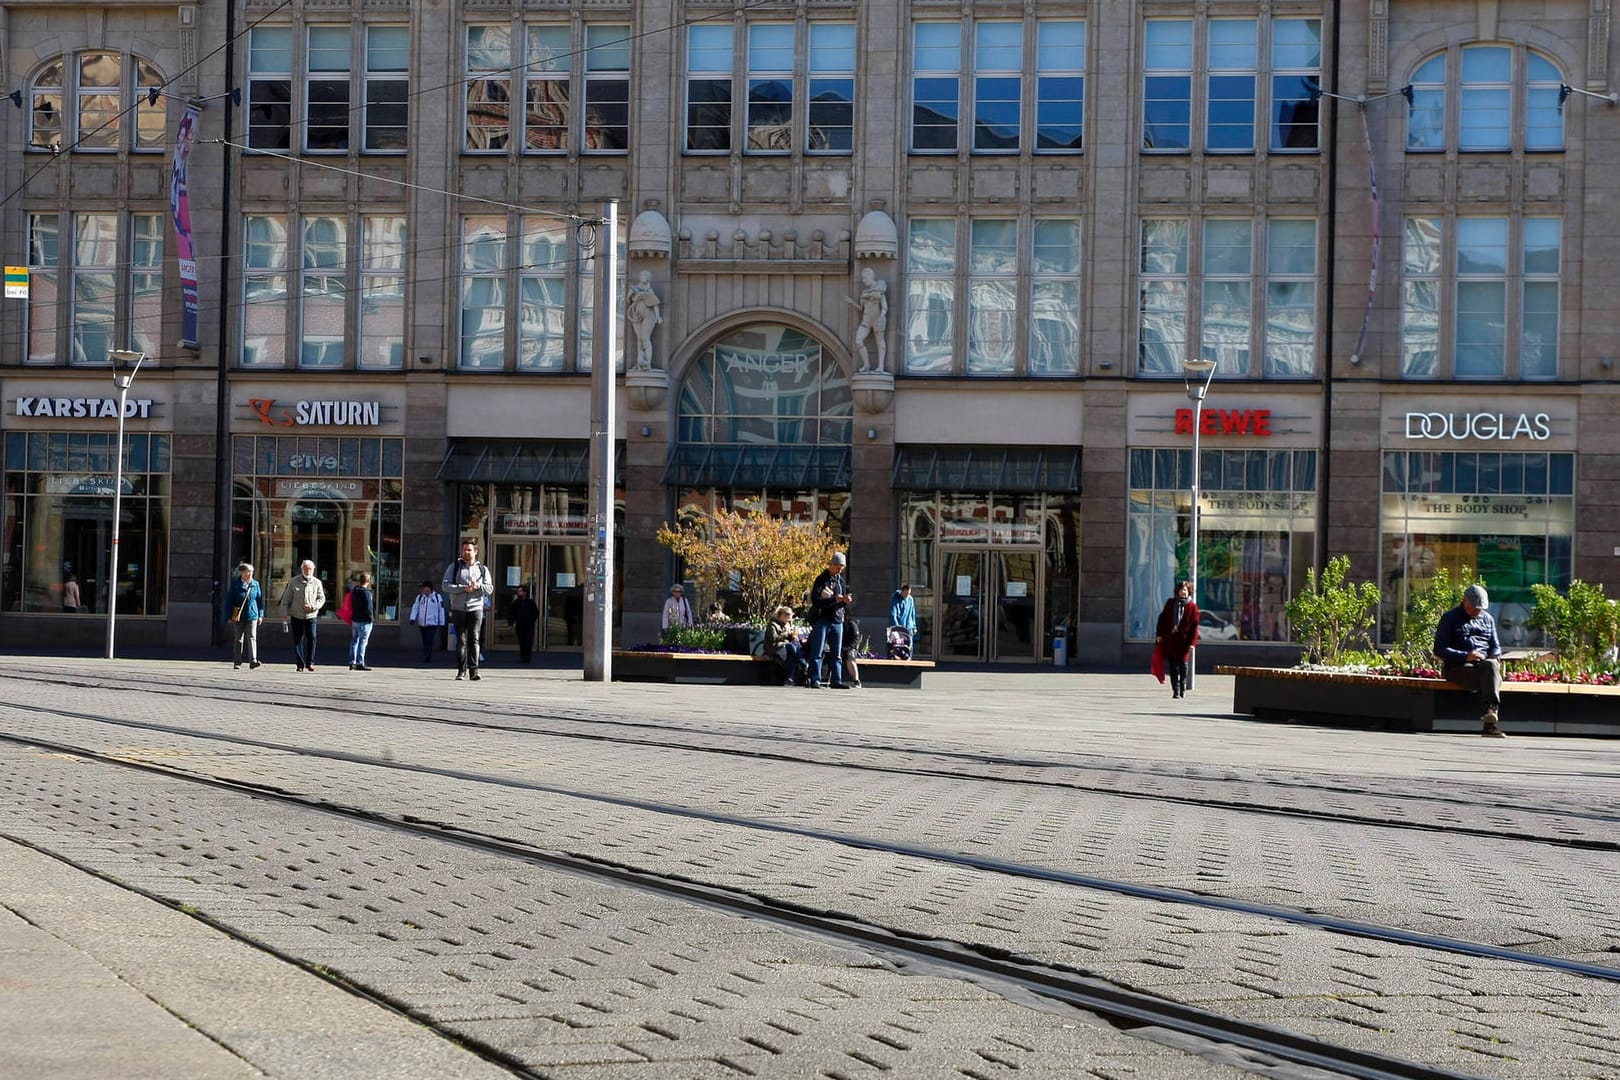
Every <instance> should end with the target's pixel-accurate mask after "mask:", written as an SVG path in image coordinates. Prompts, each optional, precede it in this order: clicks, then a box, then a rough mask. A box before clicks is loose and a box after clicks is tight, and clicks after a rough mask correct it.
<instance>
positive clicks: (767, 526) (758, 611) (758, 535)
mask: <svg viewBox="0 0 1620 1080" xmlns="http://www.w3.org/2000/svg"><path fill="white" fill-rule="evenodd" d="M657 540H658V542H659V543H660V544H663V545H664V546H665V547H667V548H669V549H670V550H671V551H673V552H674V553H675V554H676V555H678V556H679V557H680V558H681V560H682V561H684V562H685V564H686V572H687V573H688V574H690V575H691V576H692V580H694V581H696V582H697V583H698V584H699V585H701V586H703V587H704V588H705V589H706V590H708V591H709V592H711V593H714V592H718V591H719V590H720V589H722V588H734V589H735V590H736V592H737V595H738V597H739V598H740V599H741V600H742V605H743V610H742V618H743V621H745V622H752V623H763V622H765V621H766V620H767V619H769V618H770V617H771V613H772V612H774V611H775V610H776V609H777V608H778V607H780V606H781V605H783V604H786V605H787V606H789V607H795V606H798V605H802V604H803V603H804V597H805V594H806V593H808V592H809V591H810V585H811V583H813V582H814V581H815V579H816V575H817V574H819V573H820V572H821V570H822V568H823V567H825V566H826V565H827V563H828V561H829V560H830V559H831V558H832V555H833V552H834V551H836V550H838V548H837V545H836V544H834V543H833V539H832V537H831V536H829V535H828V534H827V526H826V525H824V524H822V523H821V522H816V523H814V524H805V523H801V522H795V521H787V520H784V519H782V518H774V517H771V516H770V515H769V514H761V513H759V512H758V511H756V510H749V511H745V512H744V513H740V514H739V513H737V512H736V511H734V510H719V511H715V512H713V513H711V512H709V511H707V510H698V509H693V510H689V511H686V512H683V513H682V515H681V520H680V521H679V523H678V524H676V525H675V526H674V527H673V528H672V527H670V526H668V525H664V526H661V527H660V528H659V530H658V535H657Z"/></svg>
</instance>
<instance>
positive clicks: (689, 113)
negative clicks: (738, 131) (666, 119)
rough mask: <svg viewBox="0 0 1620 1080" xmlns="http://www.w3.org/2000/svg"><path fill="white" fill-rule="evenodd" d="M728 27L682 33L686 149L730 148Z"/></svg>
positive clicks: (692, 28) (712, 150)
mask: <svg viewBox="0 0 1620 1080" xmlns="http://www.w3.org/2000/svg"><path fill="white" fill-rule="evenodd" d="M731 59H732V58H731V27H729V26H703V25H697V26H689V27H687V30H686V71H687V75H686V150H687V152H688V153H698V154H701V153H723V152H725V151H728V150H730V149H731Z"/></svg>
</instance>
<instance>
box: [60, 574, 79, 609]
mask: <svg viewBox="0 0 1620 1080" xmlns="http://www.w3.org/2000/svg"><path fill="white" fill-rule="evenodd" d="M62 610H63V611H65V612H67V613H68V614H69V615H71V614H73V613H74V612H75V611H78V610H79V579H78V578H76V577H74V576H73V575H72V574H69V575H68V576H67V580H66V581H64V582H62Z"/></svg>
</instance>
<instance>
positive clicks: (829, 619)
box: [806, 551, 855, 690]
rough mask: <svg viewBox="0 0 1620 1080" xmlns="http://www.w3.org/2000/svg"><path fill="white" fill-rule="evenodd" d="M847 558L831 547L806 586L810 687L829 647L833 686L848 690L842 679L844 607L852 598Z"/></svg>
mask: <svg viewBox="0 0 1620 1080" xmlns="http://www.w3.org/2000/svg"><path fill="white" fill-rule="evenodd" d="M847 563H848V560H847V559H846V558H845V557H844V553H843V552H842V551H835V552H833V554H832V557H831V558H830V559H828V560H827V569H825V570H823V571H822V572H821V573H820V574H818V575H816V580H815V582H814V583H813V584H812V585H811V586H810V653H809V655H808V656H807V657H806V660H807V661H808V662H809V664H810V681H809V683H808V685H809V686H810V688H811V689H813V690H819V689H820V688H821V677H822V676H821V663H822V653H823V652H825V651H826V650H827V649H828V647H829V646H830V647H831V649H832V657H831V659H832V671H831V673H830V674H831V677H832V681H831V682H830V683H829V684H828V685H830V686H831V687H832V688H833V689H834V690H848V689H850V687H849V684H848V683H846V682H844V609H845V608H847V607H849V605H850V604H851V603H853V602H854V600H855V597H854V595H853V594H851V593H850V591H849V584H848V582H847V581H845V579H844V568H845V566H846V565H847Z"/></svg>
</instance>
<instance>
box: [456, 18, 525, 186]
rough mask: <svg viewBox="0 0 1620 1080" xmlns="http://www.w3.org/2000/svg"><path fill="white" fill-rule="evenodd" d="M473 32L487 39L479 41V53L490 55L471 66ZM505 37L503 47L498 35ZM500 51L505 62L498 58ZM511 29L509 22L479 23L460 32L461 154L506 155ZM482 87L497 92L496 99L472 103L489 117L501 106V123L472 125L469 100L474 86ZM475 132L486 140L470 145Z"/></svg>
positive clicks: (509, 122)
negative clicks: (502, 106) (484, 60)
mask: <svg viewBox="0 0 1620 1080" xmlns="http://www.w3.org/2000/svg"><path fill="white" fill-rule="evenodd" d="M474 31H478V32H479V33H480V35H481V37H482V36H484V35H487V38H488V40H487V41H483V40H481V43H480V52H481V53H482V52H486V51H492V52H493V56H492V57H490V58H489V59H488V60H487V61H486V62H484V63H482V64H480V65H478V66H476V67H475V66H474V64H473V54H474V48H473V37H474ZM503 34H504V35H505V45H504V46H502V45H500V43H499V40H498V39H499V38H500V36H501V35H503ZM503 49H504V53H505V60H504V61H502V60H501V59H500V56H501V53H502V51H503ZM512 62H513V49H512V26H511V24H510V23H483V22H470V23H467V24H466V25H465V26H463V27H462V33H461V73H462V77H463V78H462V81H463V89H462V93H461V152H462V154H476V155H479V156H484V155H497V154H506V153H508V152H509V149H510V147H511V144H512V141H513V135H514V133H515V131H514V129H515V124H514V122H513V117H512ZM475 86H477V87H482V88H484V90H485V91H486V92H488V91H495V90H499V92H500V93H499V96H494V95H491V96H488V97H484V98H481V99H479V100H478V101H477V102H476V104H478V105H482V106H487V107H488V108H487V109H486V110H485V111H487V112H488V113H489V114H490V115H491V116H493V115H494V114H495V112H496V111H497V107H498V106H500V105H501V104H503V103H504V105H505V107H506V121H505V123H504V124H487V125H486V124H476V125H475V124H474V123H473V122H472V118H473V106H474V104H475V102H474V99H473V91H474V87H475ZM475 132H477V133H478V135H486V134H487V137H488V141H487V142H484V143H483V144H482V145H478V144H475V143H474V139H475V138H476V137H477V136H475Z"/></svg>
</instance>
